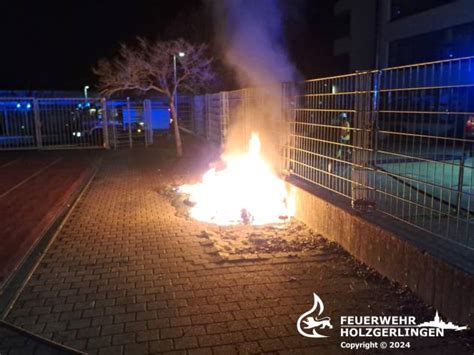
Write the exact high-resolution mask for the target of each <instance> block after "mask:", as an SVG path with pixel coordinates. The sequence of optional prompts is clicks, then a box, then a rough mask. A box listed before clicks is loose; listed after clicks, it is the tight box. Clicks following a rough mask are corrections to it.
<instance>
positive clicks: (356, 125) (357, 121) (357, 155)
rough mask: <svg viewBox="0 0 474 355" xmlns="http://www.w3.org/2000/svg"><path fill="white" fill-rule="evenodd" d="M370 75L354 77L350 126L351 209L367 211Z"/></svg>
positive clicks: (368, 203) (363, 74)
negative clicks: (352, 118) (353, 102)
mask: <svg viewBox="0 0 474 355" xmlns="http://www.w3.org/2000/svg"><path fill="white" fill-rule="evenodd" d="M371 78H372V73H370V72H361V73H358V75H357V77H356V88H355V91H356V97H355V113H354V122H353V124H352V137H353V138H352V145H353V154H352V171H351V173H352V188H351V200H352V201H351V202H352V207H353V208H355V209H360V210H367V208H368V206H369V205H373V204H372V203H371V202H370V201H369V194H368V192H369V184H368V182H369V179H368V173H369V149H370V139H369V133H370V131H371V129H370V127H371V113H372V110H371V91H372V90H371V85H372V80H371Z"/></svg>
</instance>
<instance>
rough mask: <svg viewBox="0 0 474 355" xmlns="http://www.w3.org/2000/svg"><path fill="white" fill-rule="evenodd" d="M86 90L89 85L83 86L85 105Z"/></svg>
mask: <svg viewBox="0 0 474 355" xmlns="http://www.w3.org/2000/svg"><path fill="white" fill-rule="evenodd" d="M87 90H89V85H86V86H84V98H85V99H86V103H87Z"/></svg>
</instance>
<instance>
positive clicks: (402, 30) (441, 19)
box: [378, 0, 474, 67]
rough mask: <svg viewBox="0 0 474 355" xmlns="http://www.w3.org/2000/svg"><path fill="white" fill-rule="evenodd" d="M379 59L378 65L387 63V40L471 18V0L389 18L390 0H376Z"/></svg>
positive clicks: (458, 23) (406, 36) (461, 0)
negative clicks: (377, 0)
mask: <svg viewBox="0 0 474 355" xmlns="http://www.w3.org/2000/svg"><path fill="white" fill-rule="evenodd" d="M380 4H381V5H380V6H381V9H380V22H381V25H380V41H379V50H378V52H379V59H380V64H381V67H386V66H387V65H388V56H389V46H390V42H392V41H396V40H399V39H403V38H410V37H413V36H417V35H420V34H423V33H429V32H435V31H438V30H442V29H445V28H450V27H454V26H459V25H462V24H465V23H470V22H474V3H473V1H472V0H458V1H455V2H452V3H449V4H446V5H443V6H439V7H435V8H433V9H430V10H428V11H424V12H421V13H418V14H415V15H412V16H407V17H403V18H401V19H399V20H396V21H392V22H390V18H389V16H390V1H382V2H381V3H380Z"/></svg>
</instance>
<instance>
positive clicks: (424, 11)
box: [334, 0, 474, 71]
mask: <svg viewBox="0 0 474 355" xmlns="http://www.w3.org/2000/svg"><path fill="white" fill-rule="evenodd" d="M334 12H335V15H336V16H337V17H338V18H339V21H338V22H339V23H345V25H344V28H343V30H342V31H339V34H340V38H338V39H336V41H335V43H334V55H335V56H337V57H340V58H344V59H345V62H346V63H347V68H346V69H347V70H349V71H354V70H366V69H373V68H384V67H388V66H397V65H404V64H410V63H418V62H426V61H433V60H441V59H449V58H459V57H464V56H470V55H474V1H473V0H417V1H414V0H340V1H338V2H337V3H336V5H335V8H334ZM343 61H344V60H343Z"/></svg>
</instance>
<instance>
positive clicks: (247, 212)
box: [179, 133, 293, 225]
mask: <svg viewBox="0 0 474 355" xmlns="http://www.w3.org/2000/svg"><path fill="white" fill-rule="evenodd" d="M222 159H223V160H224V162H225V163H226V166H225V168H224V169H222V170H217V169H216V168H212V169H210V170H209V171H207V172H206V173H205V174H204V176H203V177H202V181H201V182H199V183H197V184H195V185H183V186H181V187H180V188H179V191H180V192H182V193H185V194H189V201H190V202H191V203H193V204H194V205H193V207H192V208H191V210H190V215H191V217H192V218H194V219H197V220H199V221H203V222H209V223H215V224H218V225H229V224H239V223H249V224H255V225H262V224H269V223H281V222H283V220H284V218H285V217H286V218H288V217H290V216H292V215H293V207H292V205H293V198H291V197H290V195H289V194H288V193H287V191H286V188H285V183H284V181H283V180H281V179H280V178H279V177H278V176H277V175H276V174H275V173H274V172H273V171H272V169H271V168H270V166H269V165H268V164H267V163H266V162H265V160H264V159H263V158H262V156H261V154H260V139H259V137H258V135H257V134H256V133H252V136H251V138H250V141H249V148H248V151H247V152H246V153H245V154H241V155H235V154H234V155H228V156H224V157H223V158H222Z"/></svg>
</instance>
